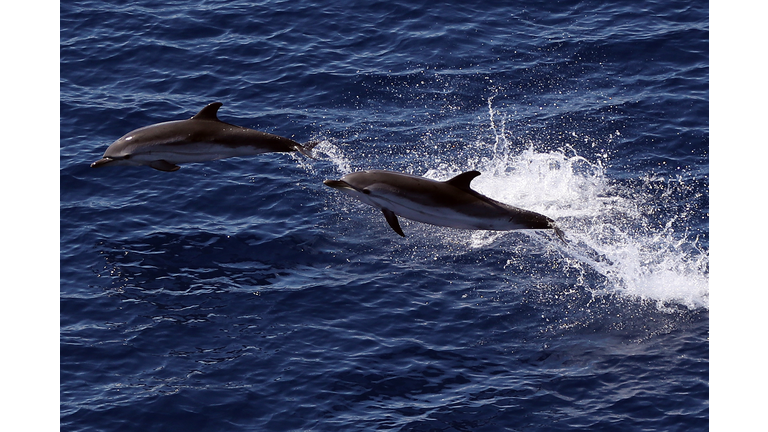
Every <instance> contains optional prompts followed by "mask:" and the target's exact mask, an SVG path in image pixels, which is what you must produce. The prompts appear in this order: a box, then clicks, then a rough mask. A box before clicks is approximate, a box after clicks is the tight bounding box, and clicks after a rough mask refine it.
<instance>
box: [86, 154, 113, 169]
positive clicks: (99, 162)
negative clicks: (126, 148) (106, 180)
mask: <svg viewBox="0 0 768 432" xmlns="http://www.w3.org/2000/svg"><path fill="white" fill-rule="evenodd" d="M112 161H114V159H112V158H106V157H105V158H101V159H99V160H97V161H96V162H94V163H92V164H91V168H98V167H102V166H104V165H106V164H108V163H110V162H112Z"/></svg>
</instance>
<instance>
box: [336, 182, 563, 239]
mask: <svg viewBox="0 0 768 432" xmlns="http://www.w3.org/2000/svg"><path fill="white" fill-rule="evenodd" d="M479 175H480V172H478V171H467V172H465V173H462V174H459V175H457V176H456V177H453V178H452V179H450V180H446V181H436V180H431V179H428V178H425V177H418V176H414V175H410V174H403V173H398V172H393V171H383V170H371V171H360V172H355V173H351V174H347V175H345V176H343V177H342V178H341V179H339V180H325V181H324V182H323V183H324V184H325V185H326V186H330V187H332V188H334V189H338V190H340V191H341V192H344V193H346V194H347V195H351V196H353V197H355V198H357V199H358V200H360V201H362V202H364V203H366V204H368V205H371V206H373V207H376V208H378V209H381V211H382V212H383V213H384V218H385V219H386V220H387V223H389V226H390V227H392V229H393V230H394V231H395V232H396V233H398V234H400V235H401V236H403V237H405V234H404V233H403V230H402V228H400V223H399V222H398V220H397V216H398V215H399V216H402V217H404V218H407V219H412V220H415V221H417V222H423V223H428V224H432V225H438V226H445V227H451V228H462V229H471V230H493V231H509V230H518V229H552V230H554V232H555V234H556V235H557V236H558V237H559V238H560V239H561V240H562V241H563V242H565V237H564V236H563V232H562V231H561V230H560V228H558V227H557V226H556V225H555V221H553V220H552V219H550V218H548V217H546V216H544V215H542V214H539V213H535V212H532V211H529V210H523V209H521V208H517V207H513V206H511V205H508V204H504V203H501V202H498V201H495V200H493V199H491V198H488V197H487V196H485V195H482V194H479V193H478V192H476V191H474V190H472V188H470V186H469V184H470V182H471V181H472V179H474V178H475V177H477V176H479Z"/></svg>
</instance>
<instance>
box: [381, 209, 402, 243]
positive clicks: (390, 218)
mask: <svg viewBox="0 0 768 432" xmlns="http://www.w3.org/2000/svg"><path fill="white" fill-rule="evenodd" d="M381 212H382V213H384V218H386V219H387V223H388V224H389V226H391V227H392V229H393V230H395V232H396V233H398V234H400V235H401V236H403V237H405V234H403V229H402V228H400V222H398V220H397V215H395V214H394V213H392V210H387V209H385V208H383V209H381Z"/></svg>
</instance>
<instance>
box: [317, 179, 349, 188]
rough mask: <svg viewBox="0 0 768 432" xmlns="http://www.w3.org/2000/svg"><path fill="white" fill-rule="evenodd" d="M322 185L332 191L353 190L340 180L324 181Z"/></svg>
mask: <svg viewBox="0 0 768 432" xmlns="http://www.w3.org/2000/svg"><path fill="white" fill-rule="evenodd" d="M323 184H324V185H326V186H330V187H332V188H334V189H354V188H353V187H352V186H350V185H349V183H347V182H345V181H342V180H325V181H323Z"/></svg>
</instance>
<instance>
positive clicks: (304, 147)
mask: <svg viewBox="0 0 768 432" xmlns="http://www.w3.org/2000/svg"><path fill="white" fill-rule="evenodd" d="M318 144H320V141H309V142H306V143H304V144H296V146H295V147H296V150H297V151H298V152H299V153H301V154H303V155H304V156H306V157H308V158H310V159H317V158H316V157H315V155H314V153H312V149H313V148H314V147H315V146H316V145H318Z"/></svg>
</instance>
